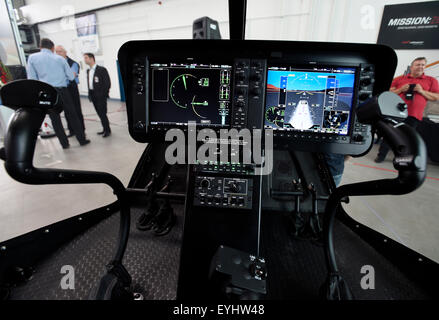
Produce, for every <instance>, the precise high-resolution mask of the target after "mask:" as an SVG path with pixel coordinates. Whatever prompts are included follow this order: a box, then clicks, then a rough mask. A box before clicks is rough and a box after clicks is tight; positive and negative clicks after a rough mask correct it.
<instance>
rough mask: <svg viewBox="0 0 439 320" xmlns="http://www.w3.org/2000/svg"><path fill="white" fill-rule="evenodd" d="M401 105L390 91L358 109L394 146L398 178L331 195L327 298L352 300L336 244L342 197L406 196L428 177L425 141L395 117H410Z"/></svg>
mask: <svg viewBox="0 0 439 320" xmlns="http://www.w3.org/2000/svg"><path fill="white" fill-rule="evenodd" d="M401 104H404V101H403V100H402V99H401V98H400V97H399V96H398V95H396V94H394V93H392V92H388V91H387V92H384V93H382V94H380V95H379V96H378V97H373V98H371V99H369V100H367V101H365V102H364V103H363V104H362V105H360V106H359V107H358V108H357V116H358V120H359V121H360V122H361V123H365V124H371V125H372V126H373V128H374V129H375V130H377V131H378V134H380V135H382V137H383V138H384V140H385V141H386V142H387V143H388V144H389V146H390V147H391V149H392V151H393V153H394V154H395V158H394V160H393V166H394V168H395V169H396V170H398V177H397V178H395V179H382V180H374V181H367V182H360V183H353V184H347V185H342V186H340V187H338V188H337V189H335V190H334V192H333V193H332V194H331V195H330V196H329V199H328V202H327V204H326V210H325V218H324V236H325V241H326V243H325V251H326V262H327V267H328V277H327V282H326V298H327V299H329V300H341V299H352V293H351V292H350V290H349V287H348V286H347V284H346V283H345V281H344V280H343V278H342V277H341V276H340V274H339V270H338V268H337V264H336V259H335V250H334V243H333V228H334V221H335V216H336V213H337V208H338V206H339V204H340V200H341V199H342V198H343V197H345V196H365V195H384V194H392V195H402V194H406V193H410V192H412V191H414V190H416V189H417V188H419V187H420V186H421V185H422V183H423V182H424V180H425V177H426V166H427V152H426V148H425V144H424V141H423V140H422V138H421V137H420V136H419V134H418V133H417V132H416V131H415V130H414V129H413V128H412V127H410V126H408V125H406V124H405V123H397V122H396V121H395V120H393V119H392V118H394V117H399V118H401V117H407V110H406V109H404V108H401ZM390 117H392V118H390Z"/></svg>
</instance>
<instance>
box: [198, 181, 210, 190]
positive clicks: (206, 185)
mask: <svg viewBox="0 0 439 320" xmlns="http://www.w3.org/2000/svg"><path fill="white" fill-rule="evenodd" d="M209 185H210V182H209V180H207V179H203V180H201V182H200V186H201V188H203V189H207V188H209Z"/></svg>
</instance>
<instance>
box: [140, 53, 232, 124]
mask: <svg viewBox="0 0 439 320" xmlns="http://www.w3.org/2000/svg"><path fill="white" fill-rule="evenodd" d="M148 60H149V61H148V64H147V66H148V67H147V71H146V72H147V75H146V76H147V78H148V80H149V81H148V91H149V92H150V93H151V94H149V95H148V97H147V105H148V109H147V112H146V116H147V124H148V127H149V128H150V129H155V128H161V127H166V128H187V126H188V122H180V123H179V122H156V121H151V110H152V108H151V104H152V103H154V102H155V101H153V97H152V86H153V81H152V72H153V69H154V68H156V67H157V64H163V65H165V64H167V65H168V66H164V67H171V66H170V64H171V63H173V64H197V65H200V66H201V65H206V66H207V65H210V66H215V65H216V66H227V67H228V68H230V82H229V83H230V94H229V100H228V102H229V107H228V118H227V120H226V122H225V124H219V123H202V122H200V123H199V122H197V123H196V125H197V127H201V128H213V129H222V128H230V127H231V123H232V108H233V106H232V104H233V99H232V90H233V75H234V65H233V61H232V60H230V61H229V60H227V59H224V60H221V61H206V60H205V59H197V58H184V59H159V58H157V59H151V58H149V59H148ZM171 60H172V61H171ZM219 69H221V68H219ZM188 70H190V69H189V68H188Z"/></svg>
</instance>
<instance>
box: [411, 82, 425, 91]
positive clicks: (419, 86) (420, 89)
mask: <svg viewBox="0 0 439 320" xmlns="http://www.w3.org/2000/svg"><path fill="white" fill-rule="evenodd" d="M413 91H416V92H419V93H422V91H424V88H422V86H421V85H420V84H419V83H417V84H416V86H415V87H414V88H413Z"/></svg>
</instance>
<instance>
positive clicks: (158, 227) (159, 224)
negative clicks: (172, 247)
mask: <svg viewBox="0 0 439 320" xmlns="http://www.w3.org/2000/svg"><path fill="white" fill-rule="evenodd" d="M175 220H176V218H175V214H174V210H173V209H172V207H171V206H170V205H169V203H168V202H165V203H164V204H163V205H162V206H161V207H160V210H159V212H158V214H157V216H155V218H154V227H153V230H154V235H155V236H164V235H167V234H168V233H169V232H170V231H171V230H172V227H173V226H174V224H175Z"/></svg>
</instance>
